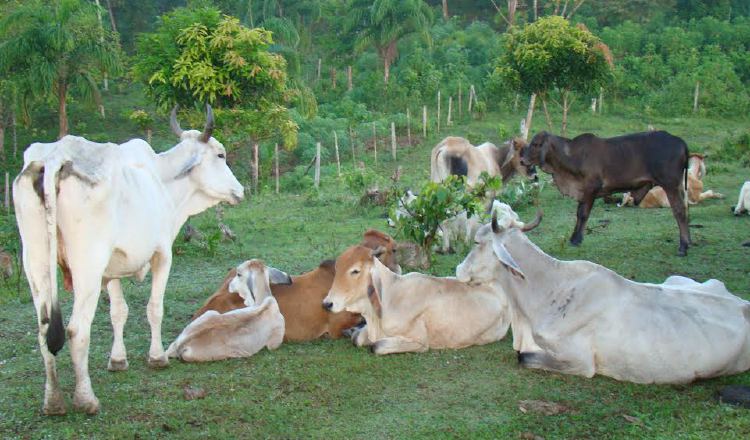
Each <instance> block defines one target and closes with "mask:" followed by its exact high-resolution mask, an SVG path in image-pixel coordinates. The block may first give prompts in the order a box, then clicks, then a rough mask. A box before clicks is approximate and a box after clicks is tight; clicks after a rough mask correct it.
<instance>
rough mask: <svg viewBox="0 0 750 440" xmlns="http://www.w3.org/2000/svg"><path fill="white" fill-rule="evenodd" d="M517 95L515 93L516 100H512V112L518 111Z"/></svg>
mask: <svg viewBox="0 0 750 440" xmlns="http://www.w3.org/2000/svg"><path fill="white" fill-rule="evenodd" d="M518 96H519V95H518V93H516V99H514V100H513V111H516V110H518Z"/></svg>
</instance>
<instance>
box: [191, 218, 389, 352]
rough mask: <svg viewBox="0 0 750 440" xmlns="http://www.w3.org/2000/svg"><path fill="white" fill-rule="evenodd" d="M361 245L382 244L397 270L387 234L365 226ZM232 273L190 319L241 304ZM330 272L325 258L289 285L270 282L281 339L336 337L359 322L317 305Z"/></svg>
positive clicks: (328, 283)
mask: <svg viewBox="0 0 750 440" xmlns="http://www.w3.org/2000/svg"><path fill="white" fill-rule="evenodd" d="M361 245H362V246H365V247H368V248H370V249H377V248H379V247H383V248H384V249H385V252H384V253H383V255H382V256H381V261H383V264H385V265H386V266H388V267H389V268H390V269H391V270H393V271H396V272H399V273H400V272H401V267H399V265H398V264H397V263H396V256H395V247H396V246H395V245H396V243H395V241H393V239H392V238H391V237H390V236H389V235H388V234H384V233H382V232H380V231H376V230H374V229H369V230H368V231H367V232H365V234H364V236H363V238H362V243H361ZM235 274H236V271H235V269H232V270H231V271H229V273H228V274H227V277H226V278H225V279H224V282H223V283H222V285H221V287H219V289H218V290H217V291H216V292H215V293H214V294H213V295H211V297H210V298H208V300H207V301H206V303H205V304H204V305H203V307H201V308H200V310H198V311H197V312H195V315H193V317H192V318H191V319H192V320H195V319H197V318H198V317H200V316H201V315H203V314H204V313H206V312H207V311H209V310H216V311H218V312H220V313H224V312H228V311H230V310H235V309H238V308H242V307H244V306H245V305H244V301H243V299H242V298H241V297H240V296H239V295H238V294H237V293H232V292H230V291H229V289H228V287H229V283H230V282H231V281H232V279H233V278H234V277H235ZM334 275H335V270H334V262H333V261H331V260H326V261H324V262H322V263H321V264H320V266H318V267H317V268H316V269H314V270H312V271H310V272H307V273H304V274H302V275H299V276H294V277H292V284H290V285H271V293H272V294H273V296H274V297H275V298H276V301H277V302H278V303H279V309H280V310H281V314H282V315H283V316H284V321H285V325H286V331H285V334H284V340H285V341H310V340H313V339H317V338H320V337H321V336H323V335H328V337H330V338H333V339H337V338H340V337H341V336H342V335H343V333H344V331H345V330H347V329H349V328H351V327H354V326H356V325H357V324H359V323H360V321H361V320H362V317H361V316H360V315H359V314H356V313H349V312H342V313H331V312H329V311H326V310H324V309H323V307H321V305H320V304H321V302H322V301H323V298H324V297H325V296H326V295H327V294H328V290H329V289H330V288H331V285H332V284H333V278H334Z"/></svg>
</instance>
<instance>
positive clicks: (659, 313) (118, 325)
mask: <svg viewBox="0 0 750 440" xmlns="http://www.w3.org/2000/svg"><path fill="white" fill-rule="evenodd" d="M170 121H171V126H172V130H173V132H174V133H175V135H176V136H177V137H178V138H179V143H178V144H177V145H175V146H174V147H173V148H171V149H170V150H168V151H166V152H164V153H161V154H157V153H155V152H154V150H153V149H152V148H151V147H150V145H148V144H147V143H146V142H144V141H142V140H131V141H129V142H127V143H125V144H122V145H116V144H97V143H93V142H90V141H87V140H85V139H83V138H80V137H74V136H66V137H64V138H62V139H60V140H59V141H57V142H54V143H50V144H41V143H35V144H32V145H31V146H30V147H29V148H28V149H27V150H26V152H25V153H24V167H23V170H22V172H21V174H20V175H19V176H18V177H17V178H16V179H15V181H14V184H13V193H14V201H15V211H16V217H17V221H18V226H19V230H20V234H21V240H22V244H23V265H24V270H25V273H26V277H27V279H28V281H29V287H30V290H31V294H32V297H33V300H34V306H35V308H36V311H37V317H38V327H39V332H38V339H39V346H40V351H41V354H42V357H43V359H44V364H45V369H46V375H47V378H46V384H45V393H44V405H43V410H44V413H45V414H64V413H65V411H66V408H65V402H64V399H63V394H62V391H61V389H60V385H59V380H58V376H57V371H56V363H55V360H56V358H55V355H56V354H57V353H58V352H59V351H60V349H61V348H62V346H63V344H64V342H65V338H66V336H67V338H68V339H69V340H70V347H71V357H72V361H73V362H72V364H73V368H74V370H75V375H76V382H75V392H74V399H73V405H74V407H75V408H76V409H78V410H80V411H83V412H86V413H89V414H94V413H97V412H98V410H99V407H100V405H99V401H98V399H97V398H96V396H95V395H94V392H93V389H92V386H91V379H90V378H89V372H88V351H89V342H90V330H91V323H92V320H93V317H94V312H95V310H96V304H97V301H98V298H99V295H100V293H101V290H102V288H103V287H106V289H107V292H108V294H109V298H110V304H111V306H110V316H111V321H112V327H113V330H114V342H113V345H112V351H111V355H110V360H109V366H108V369H109V370H111V371H117V370H125V369H127V368H128V361H127V355H126V350H125V346H124V342H123V328H124V325H125V322H126V320H127V315H128V306H127V304H126V303H125V299H124V296H123V292H122V287H121V284H120V279H121V278H124V277H130V276H135V277H136V278H138V279H141V280H142V279H143V278H144V276H145V275H146V274H147V272H148V271H151V272H152V288H151V297H150V299H149V302H148V307H147V314H148V321H149V324H150V326H151V347H150V349H149V356H148V363H149V365H151V366H153V367H165V366H167V365H168V359H169V358H177V359H180V360H182V361H185V362H201V361H214V360H220V359H227V358H235V357H247V356H252V355H253V354H255V353H257V352H258V351H260V350H262V349H263V347H266V348H268V349H270V350H273V349H275V348H277V347H279V346H280V345H281V344H282V343H283V342H284V341H309V340H313V339H317V338H321V337H330V338H340V337H350V338H351V339H352V342H353V343H354V344H355V345H357V346H368V347H370V348H371V350H372V351H373V352H374V353H376V354H379V355H385V354H391V353H403V352H424V351H427V350H429V349H444V348H451V349H458V348H463V347H467V346H471V345H480V344H488V343H491V342H495V341H498V340H500V339H503V338H504V337H505V335H506V334H507V332H508V329H509V328H510V329H511V330H512V338H513V343H512V345H513V349H515V350H516V351H517V352H518V360H519V363H520V364H521V365H522V366H524V367H528V368H537V369H543V370H549V371H554V372H559V373H565V374H576V375H581V376H585V377H592V376H594V375H595V374H600V375H605V376H609V377H613V378H615V379H618V380H624V381H631V382H636V383H685V382H690V381H693V380H695V379H700V378H708V377H714V376H719V375H725V374H734V373H738V372H742V371H746V370H748V369H750V303H749V302H748V301H745V300H742V299H740V298H738V297H736V296H734V295H732V294H731V293H730V292H729V291H727V289H726V288H725V287H724V284H723V283H721V282H720V281H717V280H708V281H706V282H704V283H698V282H696V281H693V280H691V279H688V278H685V277H680V276H672V277H669V278H668V279H667V280H666V281H665V282H664V283H662V284H647V283H637V282H633V281H630V280H628V279H626V278H623V277H622V276H620V275H618V274H617V273H615V272H613V271H611V270H609V269H607V268H605V267H602V266H599V265H597V264H594V263H591V262H588V261H560V260H557V259H555V258H553V257H551V256H549V255H547V254H545V253H544V252H543V251H542V250H541V249H540V248H539V247H537V246H536V245H535V244H534V243H533V242H532V241H531V240H530V239H529V238H528V237H527V236H526V233H527V232H529V231H531V230H533V229H534V228H536V227H537V226H539V224H540V223H541V220H542V213H541V211H540V212H539V213H538V215H537V217H536V219H534V221H532V222H531V223H528V224H525V223H523V222H521V221H520V219H519V217H518V215H517V214H516V213H515V212H514V211H513V210H512V209H511V208H510V206H508V205H506V204H504V203H501V202H500V201H497V200H493V201H492V204H491V209H490V212H491V214H492V221H491V222H490V223H489V224H485V225H482V224H481V222H480V220H479V218H467V217H466V215H463V217H461V216H458V217H456V218H454V219H449V220H448V221H447V222H446V223H445V224H444V226H445V227H444V228H442V229H443V234H444V237H443V244H442V248H443V250H444V251H446V252H447V251H449V250H450V249H451V244H450V243H451V241H454V242H455V240H459V239H463V240H465V241H466V242H467V243H469V244H471V243H473V246H472V249H471V251H470V253H469V254H468V255H467V257H466V258H465V259H464V261H463V262H462V263H461V264H460V265H458V267H457V268H456V276H455V277H435V276H430V275H426V274H421V273H408V274H402V273H401V267H400V266H399V264H398V261H397V260H396V254H397V249H396V247H397V245H396V243H395V242H394V241H393V239H392V238H391V237H390V236H388V235H387V234H384V233H382V232H379V231H376V230H368V231H366V232H365V234H364V236H363V239H362V242H361V243H359V244H358V245H355V246H352V247H350V248H348V249H347V250H345V251H344V252H343V253H342V254H341V255H340V256H339V257H338V258H337V259H336V261H335V262H334V261H331V260H327V261H323V262H322V263H320V265H319V266H318V267H317V268H314V269H313V270H311V271H309V272H306V273H304V274H301V275H298V276H289V275H288V274H287V273H285V272H283V271H282V270H279V269H276V268H273V267H270V266H267V265H266V264H265V263H264V262H262V261H260V260H257V259H252V260H248V261H245V262H243V263H242V264H240V265H239V266H237V268H235V269H232V270H231V271H230V272H229V273H228V274H227V276H226V278H225V279H224V281H223V283H222V284H221V285H220V287H219V288H218V290H217V291H216V292H215V293H214V294H213V295H211V296H210V297H209V298H208V299H207V301H206V303H205V304H204V305H203V306H202V307H201V308H200V309H199V310H198V311H197V312H196V313H195V314H194V315H193V317H192V319H191V321H190V322H189V323H188V325H187V327H186V328H185V329H184V330H183V331H182V333H181V334H180V335H179V336H178V337H177V338H176V340H175V341H174V342H173V343H172V344H171V345H170V346H169V348H168V349H167V351H166V352H165V351H164V349H163V345H162V341H161V321H162V316H163V297H164V291H165V287H166V283H167V279H168V277H169V271H170V267H171V263H172V243H173V241H174V239H175V237H176V236H177V234H178V232H179V230H180V228H181V227H182V225H183V224H184V223H185V221H186V220H187V218H188V217H189V216H191V215H195V214H198V213H200V212H202V211H204V210H206V209H207V208H209V207H211V206H213V205H216V204H217V203H220V202H228V203H230V204H236V203H238V202H239V201H241V200H242V199H243V187H242V185H241V184H240V183H239V182H238V181H237V179H236V178H235V176H234V175H233V174H232V172H231V170H230V169H229V167H228V166H227V164H226V157H225V155H226V153H225V150H224V147H223V146H222V145H221V143H219V142H218V141H217V140H216V139H214V138H213V137H212V136H211V135H212V130H213V125H214V121H213V114H212V111H211V108H210V107H208V108H207V122H206V125H205V128H204V129H203V130H202V131H197V130H186V131H183V130H182V129H181V128H180V126H179V124H178V123H177V119H176V108H175V109H174V110H173V111H172V115H171V120H170ZM430 165H431V179H432V180H433V181H441V180H443V179H445V178H446V177H447V176H449V175H451V174H458V175H463V176H466V178H467V184H469V185H472V184H474V183H476V182H477V179H478V176H479V174H480V173H481V172H488V173H489V174H490V175H497V176H501V177H502V179H503V181H506V180H508V179H510V178H511V177H512V176H513V175H515V174H520V175H521V176H523V177H525V178H530V179H535V180H536V167H538V168H540V169H541V170H542V171H545V172H546V173H549V174H551V175H552V179H553V180H554V182H555V184H556V186H557V187H558V189H559V190H560V192H561V193H562V194H564V195H566V196H570V197H573V198H575V199H576V200H577V201H578V203H579V204H578V212H577V222H576V227H575V230H574V232H573V235H572V236H571V238H570V242H571V244H573V245H579V244H580V243H581V242H582V240H583V231H584V228H585V227H586V222H587V220H588V217H589V213H590V211H591V208H592V206H593V203H594V200H595V199H596V198H599V197H604V196H608V195H610V194H612V193H614V192H623V191H630V193H629V195H627V196H626V197H625V200H624V202H627V201H628V200H631V201H632V203H634V204H635V205H639V204H642V203H645V202H647V201H649V200H652V199H653V200H654V202H653V203H654V205H655V206H669V207H671V209H672V212H673V214H674V217H675V219H676V220H677V223H678V226H679V230H680V241H679V255H685V254H686V252H687V248H688V246H689V245H690V233H689V230H688V225H687V205H688V203H698V202H699V201H701V200H705V199H706V198H712V197H722V196H721V195H720V194H716V193H714V192H712V191H703V183H702V178H703V176H704V175H705V164H704V161H703V157H700V156H690V155H689V154H688V149H687V145H686V144H685V142H684V141H683V140H682V139H680V138H678V137H675V136H672V135H670V134H669V133H666V132H663V131H660V132H648V133H638V134H631V135H626V136H620V137H615V138H608V139H602V138H598V137H596V136H594V135H592V134H584V135H580V136H578V137H576V138H574V139H567V138H563V137H559V136H555V135H552V134H549V133H546V132H542V133H539V134H537V135H536V136H534V138H533V139H532V140H531V142H530V143H529V144H528V145H526V143H525V142H524V141H523V140H521V139H514V140H511V141H509V142H508V143H507V144H505V145H503V146H501V147H500V148H498V147H496V146H494V145H492V144H489V143H485V144H482V145H480V146H477V147H474V146H473V145H471V144H470V143H469V142H468V141H467V140H465V139H463V138H458V137H448V138H446V139H445V140H443V141H442V142H440V143H439V144H438V145H437V146H436V147H435V148H434V149H433V151H432V153H431V157H430ZM657 187H658V188H657ZM413 197H415V196H414V195H413V194H407V197H406V198H405V199H404V200H402V202H401V206H400V209H399V210H397V215H409V214H408V204H409V203H410V200H411V199H413ZM648 203H651V202H648ZM623 204H625V203H623ZM748 208H750V182H746V183H745V185H744V186H743V188H742V191H741V193H740V198H739V201H738V203H737V205H736V207H735V208H734V210H733V211H734V213H735V214H736V215H739V214H741V213H743V212H746V211H747V209H748ZM58 266H59V267H60V268H61V271H62V274H63V285H64V288H65V289H67V290H72V291H73V295H74V300H73V313H72V315H71V317H70V320H69V322H68V326H67V329H65V328H64V326H63V318H62V314H61V311H60V306H59V302H58V299H57V268H58Z"/></svg>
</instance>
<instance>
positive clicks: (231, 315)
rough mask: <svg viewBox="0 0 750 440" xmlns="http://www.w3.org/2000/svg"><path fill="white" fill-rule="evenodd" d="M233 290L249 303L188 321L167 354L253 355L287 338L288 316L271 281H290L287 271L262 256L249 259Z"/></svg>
mask: <svg viewBox="0 0 750 440" xmlns="http://www.w3.org/2000/svg"><path fill="white" fill-rule="evenodd" d="M236 272H237V274H236V276H235V277H234V278H232V280H231V282H230V283H229V291H230V292H234V293H236V294H238V295H239V296H240V297H242V299H243V305H244V306H245V307H243V308H241V309H237V310H232V311H230V312H227V313H219V312H217V311H215V310H210V311H208V312H206V313H204V314H203V315H202V316H201V317H200V318H198V319H196V320H195V321H193V322H191V323H190V324H188V326H187V327H185V330H183V331H182V333H180V336H178V337H177V339H176V340H175V341H174V342H173V343H172V344H171V345H170V346H169V348H168V349H167V356H169V357H171V358H179V359H181V360H183V361H185V362H206V361H218V360H222V359H229V358H239V357H249V356H252V355H254V354H255V353H257V352H259V351H260V350H262V349H263V347H268V349H269V350H275V349H277V348H278V347H279V345H281V342H282V341H283V339H284V317H283V316H281V312H280V311H279V305H278V303H277V302H276V299H275V298H274V297H273V296H271V285H272V284H276V285H280V284H290V283H291V282H292V280H291V279H290V278H289V275H287V274H285V273H284V272H282V271H280V270H278V269H274V268H272V267H266V266H265V265H264V264H263V262H262V261H260V260H250V261H246V262H244V263H242V264H240V265H239V266H237V269H236Z"/></svg>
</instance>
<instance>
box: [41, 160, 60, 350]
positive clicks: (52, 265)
mask: <svg viewBox="0 0 750 440" xmlns="http://www.w3.org/2000/svg"><path fill="white" fill-rule="evenodd" d="M60 167H61V164H60V163H59V162H57V161H54V160H53V161H51V163H46V164H45V167H44V168H42V170H41V172H42V173H43V192H44V215H45V220H46V223H47V244H48V245H49V248H48V250H49V292H48V295H49V296H48V298H43V300H44V302H45V303H47V304H48V305H49V315H48V316H49V327H48V328H47V349H48V350H49V351H50V353H52V354H54V355H57V352H59V351H60V350H61V349H62V348H63V345H64V344H65V329H64V326H63V320H62V313H61V312H60V303H59V302H58V300H57V173H58V172H59V171H60ZM42 295H44V292H42Z"/></svg>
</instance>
